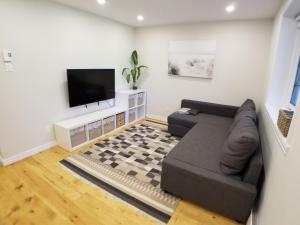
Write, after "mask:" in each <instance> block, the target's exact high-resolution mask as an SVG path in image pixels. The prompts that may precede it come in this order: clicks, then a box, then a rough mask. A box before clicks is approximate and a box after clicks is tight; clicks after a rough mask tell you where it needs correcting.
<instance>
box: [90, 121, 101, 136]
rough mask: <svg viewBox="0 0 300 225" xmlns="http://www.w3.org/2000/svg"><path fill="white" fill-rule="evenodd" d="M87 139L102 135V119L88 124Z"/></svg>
mask: <svg viewBox="0 0 300 225" xmlns="http://www.w3.org/2000/svg"><path fill="white" fill-rule="evenodd" d="M88 131H89V139H90V140H93V139H95V138H98V137H101V135H102V121H101V120H98V121H95V122H93V123H89V124H88Z"/></svg>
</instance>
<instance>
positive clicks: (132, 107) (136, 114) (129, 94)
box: [116, 90, 147, 123]
mask: <svg viewBox="0 0 300 225" xmlns="http://www.w3.org/2000/svg"><path fill="white" fill-rule="evenodd" d="M146 96H147V95H146V92H145V91H144V90H124V91H118V92H117V95H116V104H117V105H118V106H120V107H124V108H127V109H128V113H127V121H128V123H134V122H136V121H138V120H141V119H144V118H145V117H146Z"/></svg>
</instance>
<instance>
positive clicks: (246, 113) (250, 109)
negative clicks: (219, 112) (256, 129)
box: [228, 99, 257, 134]
mask: <svg viewBox="0 0 300 225" xmlns="http://www.w3.org/2000/svg"><path fill="white" fill-rule="evenodd" d="M244 117H248V118H251V119H252V120H253V122H254V123H255V124H257V116H256V111H255V104H254V102H253V100H251V99H247V100H246V101H245V102H244V103H243V104H242V105H241V107H240V108H239V109H238V111H237V113H236V115H235V116H234V119H233V123H232V124H231V126H230V128H229V130H228V134H230V133H231V132H232V130H233V128H234V127H235V126H236V124H237V123H238V122H239V121H240V120H241V119H242V118H244Z"/></svg>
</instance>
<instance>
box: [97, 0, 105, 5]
mask: <svg viewBox="0 0 300 225" xmlns="http://www.w3.org/2000/svg"><path fill="white" fill-rule="evenodd" d="M97 2H98V4H100V5H104V4H105V3H106V0H97Z"/></svg>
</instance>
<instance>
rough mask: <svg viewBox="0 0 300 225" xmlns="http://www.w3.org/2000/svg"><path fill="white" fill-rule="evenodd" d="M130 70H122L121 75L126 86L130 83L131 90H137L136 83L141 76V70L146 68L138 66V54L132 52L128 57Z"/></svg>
mask: <svg viewBox="0 0 300 225" xmlns="http://www.w3.org/2000/svg"><path fill="white" fill-rule="evenodd" d="M130 64H131V68H124V69H123V71H122V75H123V76H124V77H125V79H126V81H127V83H128V84H130V82H132V89H134V90H135V89H137V81H138V79H139V78H140V76H141V72H142V68H148V67H147V66H144V65H139V58H138V53H137V51H136V50H134V51H133V52H132V54H131V57H130Z"/></svg>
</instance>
